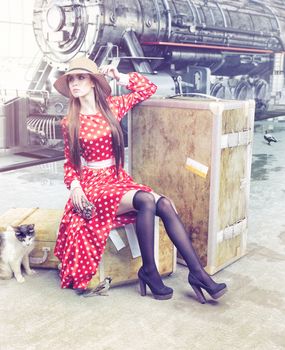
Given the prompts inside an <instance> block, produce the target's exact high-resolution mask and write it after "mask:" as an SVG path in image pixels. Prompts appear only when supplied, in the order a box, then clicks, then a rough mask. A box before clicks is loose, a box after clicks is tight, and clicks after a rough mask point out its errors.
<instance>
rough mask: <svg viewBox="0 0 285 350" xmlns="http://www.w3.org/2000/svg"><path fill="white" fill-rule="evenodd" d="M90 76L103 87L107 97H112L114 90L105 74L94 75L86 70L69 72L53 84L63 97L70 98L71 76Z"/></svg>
mask: <svg viewBox="0 0 285 350" xmlns="http://www.w3.org/2000/svg"><path fill="white" fill-rule="evenodd" d="M82 73H83V74H89V75H91V76H92V77H93V78H94V79H95V80H96V82H98V84H99V85H100V86H101V88H102V90H103V92H104V93H105V94H106V97H107V96H110V95H111V92H112V89H111V86H110V85H109V83H108V81H107V79H106V78H105V76H104V75H103V74H94V73H92V72H90V71H88V70H84V69H74V70H71V71H69V72H66V73H65V74H63V75H61V76H60V77H59V78H58V79H57V80H56V81H55V82H54V84H53V86H54V88H55V89H56V90H57V91H58V92H59V93H60V94H61V95H63V96H65V97H70V96H71V95H70V89H69V87H68V81H67V78H68V76H69V75H71V74H82Z"/></svg>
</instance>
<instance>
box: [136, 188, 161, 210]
mask: <svg viewBox="0 0 285 350" xmlns="http://www.w3.org/2000/svg"><path fill="white" fill-rule="evenodd" d="M133 207H134V208H135V209H136V210H141V209H150V210H153V211H154V212H155V209H156V205H155V198H154V196H153V194H152V193H150V192H145V191H138V192H137V193H136V194H135V195H134V198H133Z"/></svg>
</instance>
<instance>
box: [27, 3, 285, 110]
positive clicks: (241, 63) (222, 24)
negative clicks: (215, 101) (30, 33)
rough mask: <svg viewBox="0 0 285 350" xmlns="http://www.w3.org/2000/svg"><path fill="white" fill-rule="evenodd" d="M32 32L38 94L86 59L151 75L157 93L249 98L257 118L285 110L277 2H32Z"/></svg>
mask: <svg viewBox="0 0 285 350" xmlns="http://www.w3.org/2000/svg"><path fill="white" fill-rule="evenodd" d="M34 33H35V37H36V40H37V42H38V45H39V47H40V48H41V50H42V52H43V61H42V62H41V65H40V69H39V74H35V76H34V79H33V80H34V81H33V82H32V83H31V88H35V89H37V90H40V89H42V88H43V87H44V84H45V82H46V78H47V75H49V73H50V72H51V71H52V70H53V71H54V72H58V71H64V69H65V68H66V63H67V62H68V61H69V60H70V59H72V58H74V57H78V56H82V55H86V56H88V57H89V58H91V59H93V60H95V61H96V62H97V63H98V64H99V65H100V64H102V63H104V64H106V63H113V64H116V65H119V66H120V69H121V70H124V71H130V70H136V71H139V72H142V73H147V74H152V75H153V76H152V80H153V81H154V82H156V83H157V85H158V86H159V89H158V94H159V95H164V96H168V95H174V94H182V93H184V94H191V93H203V94H211V95H213V96H216V97H218V98H230V99H239V100H242V99H249V98H254V99H255V100H256V106H257V115H259V116H263V115H265V114H266V113H267V112H269V114H270V113H273V112H275V113H278V110H279V109H280V105H282V104H283V103H284V104H285V101H284V96H283V95H284V45H285V5H284V2H283V1H282V0H279V1H278V0H277V1H270V2H269V1H268V2H266V1H255V0H249V1H239V2H237V1H208V0H143V1H142V0H116V1H115V0H104V1H100V0H88V1H83V0H70V1H66V0H60V1H59V0H49V1H48V0H36V1H35V6H34ZM283 112H284V111H283Z"/></svg>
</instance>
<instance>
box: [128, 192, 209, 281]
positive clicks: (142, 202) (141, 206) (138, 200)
mask: <svg viewBox="0 0 285 350" xmlns="http://www.w3.org/2000/svg"><path fill="white" fill-rule="evenodd" d="M133 206H134V208H135V209H136V210H137V211H138V212H137V219H136V231H137V236H138V241H139V245H140V249H141V254H142V260H143V268H144V271H145V272H146V273H147V274H149V275H151V277H153V278H155V279H156V282H157V283H162V282H161V279H160V276H159V273H158V271H157V268H156V264H155V261H154V218H155V215H157V216H159V217H160V218H161V220H162V222H163V224H164V227H165V230H166V232H167V234H168V236H169V238H170V239H171V241H172V242H173V244H174V245H175V246H176V248H177V250H178V251H179V253H180V254H181V256H182V257H183V259H184V260H185V262H186V264H187V266H188V268H189V270H190V271H191V272H192V273H193V274H195V275H196V276H197V277H198V278H199V279H201V280H202V281H205V282H207V283H208V284H209V283H210V284H211V282H212V280H211V278H210V277H209V275H208V274H207V273H206V272H205V270H204V269H203V266H202V264H201V262H200V259H199V258H198V256H197V254H196V252H195V250H194V248H193V246H192V243H191V240H190V238H189V237H188V235H187V232H186V230H185V228H184V225H183V224H182V222H181V220H180V218H179V216H178V215H177V213H176V212H175V210H174V208H173V206H172V204H171V202H170V200H169V199H167V198H165V197H160V198H159V200H158V201H157V203H155V199H154V196H153V195H152V194H151V193H149V192H144V191H138V192H137V193H136V194H135V196H134V199H133ZM159 281H160V282H159ZM154 282H155V281H154ZM213 283H215V282H213Z"/></svg>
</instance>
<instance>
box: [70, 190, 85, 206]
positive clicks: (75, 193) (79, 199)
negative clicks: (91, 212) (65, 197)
mask: <svg viewBox="0 0 285 350" xmlns="http://www.w3.org/2000/svg"><path fill="white" fill-rule="evenodd" d="M70 198H71V201H72V204H73V206H74V208H75V209H76V210H83V209H84V207H85V203H86V202H88V200H87V198H86V196H85V193H84V192H83V190H82V188H81V187H75V188H74V189H73V190H72V191H71V193H70Z"/></svg>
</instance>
